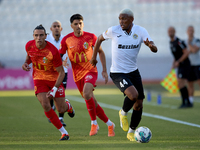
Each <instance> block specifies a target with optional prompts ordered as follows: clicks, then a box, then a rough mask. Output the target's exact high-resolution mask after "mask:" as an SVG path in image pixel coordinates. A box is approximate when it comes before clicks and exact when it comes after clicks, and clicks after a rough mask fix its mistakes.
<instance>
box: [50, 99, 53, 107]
mask: <svg viewBox="0 0 200 150" xmlns="http://www.w3.org/2000/svg"><path fill="white" fill-rule="evenodd" d="M50 104H51V107H53V99H51V100H50Z"/></svg>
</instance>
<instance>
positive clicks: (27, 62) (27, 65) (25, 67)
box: [22, 55, 31, 71]
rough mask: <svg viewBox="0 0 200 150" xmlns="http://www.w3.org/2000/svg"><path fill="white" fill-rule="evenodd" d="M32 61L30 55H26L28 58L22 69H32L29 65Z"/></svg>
mask: <svg viewBox="0 0 200 150" xmlns="http://www.w3.org/2000/svg"><path fill="white" fill-rule="evenodd" d="M30 63H31V59H30V57H29V56H28V55H26V60H25V62H24V64H23V65H22V69H23V70H24V71H30V70H31V67H30V66H29V64H30Z"/></svg>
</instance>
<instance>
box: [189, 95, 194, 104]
mask: <svg viewBox="0 0 200 150" xmlns="http://www.w3.org/2000/svg"><path fill="white" fill-rule="evenodd" d="M189 100H190V103H192V104H193V102H194V98H193V96H190V97H189Z"/></svg>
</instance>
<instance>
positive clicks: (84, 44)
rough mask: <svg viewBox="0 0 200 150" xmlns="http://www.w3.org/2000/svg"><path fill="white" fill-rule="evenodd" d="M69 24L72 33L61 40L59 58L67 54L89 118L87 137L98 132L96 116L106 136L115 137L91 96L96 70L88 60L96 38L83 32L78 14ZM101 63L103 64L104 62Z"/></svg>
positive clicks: (101, 56)
mask: <svg viewBox="0 0 200 150" xmlns="http://www.w3.org/2000/svg"><path fill="white" fill-rule="evenodd" d="M70 22H71V27H72V29H73V31H74V32H72V33H69V34H68V35H66V36H65V37H64V38H63V39H62V41H61V48H60V50H59V52H60V54H61V56H62V55H63V54H65V53H66V52H67V53H68V57H69V60H70V61H71V65H72V70H73V77H74V81H75V83H76V85H77V87H78V89H79V91H80V93H81V95H82V97H83V98H84V99H85V102H86V106H87V109H88V112H89V115H90V118H91V130H90V133H89V135H90V136H92V135H95V134H97V131H98V130H99V126H98V124H97V120H96V116H98V117H99V118H100V119H101V120H102V121H104V122H105V123H106V124H107V126H108V136H115V132H114V128H115V125H114V123H113V122H111V121H110V120H109V119H108V117H107V116H106V114H105V113H104V110H103V109H102V108H101V106H100V105H99V104H98V103H97V100H96V98H95V97H94V94H93V90H94V87H95V86H96V85H95V83H96V80H97V75H98V73H97V68H96V67H95V68H94V67H93V66H92V65H91V64H90V59H91V58H92V53H93V46H94V45H95V42H96V39H97V37H96V36H95V35H94V34H93V33H89V32H84V31H83V26H84V24H83V17H82V16H81V15H80V14H74V15H72V16H71V18H70ZM98 52H99V55H100V59H101V60H102V59H105V54H104V52H103V50H102V49H101V48H100V49H99V51H98ZM102 62H105V60H104V61H102ZM102 66H103V71H102V74H103V77H104V78H105V79H106V83H107V81H108V76H105V75H107V71H106V65H105V64H102Z"/></svg>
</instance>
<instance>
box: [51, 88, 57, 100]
mask: <svg viewBox="0 0 200 150" xmlns="http://www.w3.org/2000/svg"><path fill="white" fill-rule="evenodd" d="M57 90H58V88H57V87H55V86H54V87H53V88H52V89H51V92H50V95H52V96H53V97H55V95H56V92H57Z"/></svg>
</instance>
